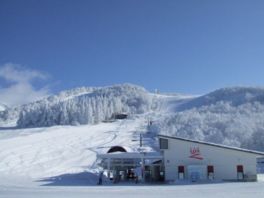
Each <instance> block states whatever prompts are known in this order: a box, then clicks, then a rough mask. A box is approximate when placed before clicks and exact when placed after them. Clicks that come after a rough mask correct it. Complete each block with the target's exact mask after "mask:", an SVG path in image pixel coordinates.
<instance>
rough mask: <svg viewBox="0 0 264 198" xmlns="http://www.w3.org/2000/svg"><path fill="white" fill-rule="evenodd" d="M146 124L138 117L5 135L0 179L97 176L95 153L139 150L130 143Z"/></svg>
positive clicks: (0, 153) (0, 144)
mask: <svg viewBox="0 0 264 198" xmlns="http://www.w3.org/2000/svg"><path fill="white" fill-rule="evenodd" d="M145 124H146V123H145V119H144V118H143V117H138V118H137V119H127V120H118V121H116V122H113V123H101V124H98V125H84V126H83V125H82V126H56V127H50V128H39V129H27V130H25V129H16V130H8V131H5V133H6V135H4V136H3V138H2V139H1V138H0V159H1V161H0V177H1V175H2V176H5V177H8V176H9V175H10V176H19V177H20V176H21V177H30V178H34V179H35V180H36V179H41V178H47V177H52V176H57V175H61V174H72V173H78V172H84V171H91V172H94V171H95V172H96V171H97V168H98V167H97V166H96V155H97V154H98V153H105V152H107V150H108V149H109V148H110V147H111V146H115V145H121V146H131V147H132V148H133V147H134V148H136V147H138V142H132V141H131V139H132V138H133V136H135V134H136V135H137V134H138V131H139V130H141V131H142V128H144V126H145ZM25 131H26V133H25ZM14 134H15V135H14Z"/></svg>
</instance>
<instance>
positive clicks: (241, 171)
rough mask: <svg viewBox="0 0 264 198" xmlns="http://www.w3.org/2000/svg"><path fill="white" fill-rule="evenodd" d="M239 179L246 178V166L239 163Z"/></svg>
mask: <svg viewBox="0 0 264 198" xmlns="http://www.w3.org/2000/svg"><path fill="white" fill-rule="evenodd" d="M237 179H238V180H242V179H244V167H243V165H237Z"/></svg>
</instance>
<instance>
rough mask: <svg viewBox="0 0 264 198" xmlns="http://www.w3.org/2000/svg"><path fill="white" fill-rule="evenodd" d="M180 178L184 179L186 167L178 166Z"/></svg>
mask: <svg viewBox="0 0 264 198" xmlns="http://www.w3.org/2000/svg"><path fill="white" fill-rule="evenodd" d="M178 178H179V179H184V166H178Z"/></svg>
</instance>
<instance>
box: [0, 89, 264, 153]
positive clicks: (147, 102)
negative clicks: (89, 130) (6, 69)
mask: <svg viewBox="0 0 264 198" xmlns="http://www.w3.org/2000/svg"><path fill="white" fill-rule="evenodd" d="M116 113H127V114H128V115H129V116H130V117H142V119H143V117H144V119H148V120H151V121H152V122H151V123H152V125H151V126H148V131H149V132H151V133H152V134H156V133H162V134H167V135H172V136H180V137H185V138H192V139H198V140H204V141H209V142H215V143H221V144H226V145H231V146H238V147H245V148H250V149H257V150H262V151H263V150H264V143H263V142H264V120H263V117H264V89H263V88H254V87H233V88H223V89H219V90H216V91H214V92H211V93H209V94H206V95H202V96H199V97H197V96H196V97H194V96H190V95H180V94H158V93H150V92H148V91H147V90H145V89H144V88H142V87H139V86H136V85H132V84H122V85H114V86H109V87H97V88H96V87H88V88H87V87H83V88H77V89H73V90H69V91H64V92H61V93H59V94H58V95H54V96H50V97H48V98H45V99H43V100H40V101H37V102H33V103H30V104H27V105H23V106H21V107H16V108H13V109H12V108H11V109H7V110H5V111H2V112H0V117H1V118H2V123H4V121H9V122H10V123H14V121H15V120H17V127H19V128H29V127H47V126H55V125H80V124H81V125H84V124H98V123H100V122H102V121H105V120H109V119H110V118H111V117H112V115H113V114H116ZM11 121H13V122H11Z"/></svg>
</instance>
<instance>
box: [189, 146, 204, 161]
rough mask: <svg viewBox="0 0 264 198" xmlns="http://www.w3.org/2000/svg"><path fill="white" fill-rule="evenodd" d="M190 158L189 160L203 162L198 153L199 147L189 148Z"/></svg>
mask: <svg viewBox="0 0 264 198" xmlns="http://www.w3.org/2000/svg"><path fill="white" fill-rule="evenodd" d="M190 154H191V155H190V156H189V158H194V159H198V160H203V157H202V155H201V153H200V149H199V147H191V148H190Z"/></svg>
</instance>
